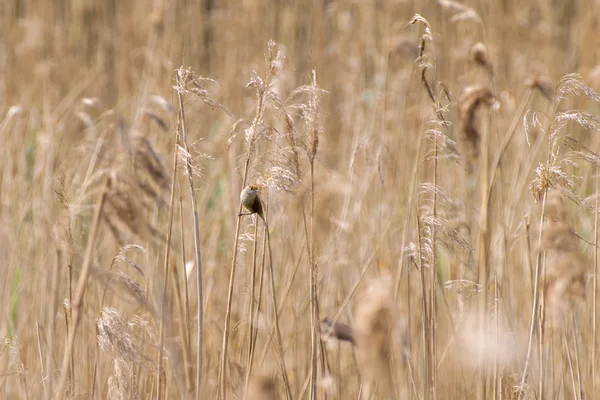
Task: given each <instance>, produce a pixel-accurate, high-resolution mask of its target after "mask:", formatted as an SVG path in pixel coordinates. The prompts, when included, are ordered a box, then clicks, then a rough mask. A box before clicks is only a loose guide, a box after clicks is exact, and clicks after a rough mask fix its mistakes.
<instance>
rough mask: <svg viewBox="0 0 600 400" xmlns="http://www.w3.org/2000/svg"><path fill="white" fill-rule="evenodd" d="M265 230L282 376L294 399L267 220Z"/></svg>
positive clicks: (287, 391)
mask: <svg viewBox="0 0 600 400" xmlns="http://www.w3.org/2000/svg"><path fill="white" fill-rule="evenodd" d="M265 230H266V231H267V244H268V248H269V272H270V274H269V275H270V278H271V279H270V280H271V302H272V303H273V316H274V319H275V333H276V338H277V355H278V358H279V364H280V368H281V376H282V378H283V384H284V385H285V394H286V396H287V400H292V390H291V388H290V382H289V379H288V373H287V368H286V366H285V358H284V354H283V339H282V337H281V327H280V325H279V311H278V310H277V306H278V305H277V292H276V290H275V272H274V269H273V254H272V253H271V235H270V234H269V225H268V224H267V222H266V221H265Z"/></svg>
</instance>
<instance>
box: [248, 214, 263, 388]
mask: <svg viewBox="0 0 600 400" xmlns="http://www.w3.org/2000/svg"><path fill="white" fill-rule="evenodd" d="M257 250H258V218H257V219H256V223H255V224H254V246H253V247H252V270H251V274H252V275H251V276H250V300H249V301H248V303H249V304H248V307H249V310H248V321H249V324H248V333H247V335H246V336H247V337H248V355H247V358H246V377H245V379H244V382H245V383H244V393H246V391H247V390H248V382H249V381H250V374H251V373H252V358H253V355H254V340H253V338H254V331H255V329H256V328H255V326H254V298H255V288H256V257H257V255H258V254H257ZM258 311H259V310H257V313H258ZM244 396H245V395H244Z"/></svg>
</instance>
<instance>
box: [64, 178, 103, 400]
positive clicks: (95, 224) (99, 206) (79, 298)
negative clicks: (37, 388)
mask: <svg viewBox="0 0 600 400" xmlns="http://www.w3.org/2000/svg"><path fill="white" fill-rule="evenodd" d="M109 177H110V175H109V174H106V176H105V177H104V182H103V183H102V186H101V189H100V194H99V195H98V201H97V202H96V207H95V210H94V216H93V218H92V225H91V228H90V235H89V236H88V242H87V245H86V249H85V255H84V257H83V264H82V266H81V274H80V275H79V281H78V282H77V292H76V293H75V299H74V300H73V303H72V308H73V317H72V318H71V323H72V327H71V329H70V331H69V335H68V337H67V344H66V346H65V350H64V354H63V360H62V364H61V370H60V377H59V379H58V384H57V390H56V397H57V398H59V399H60V398H63V397H65V396H64V395H63V393H64V391H65V386H66V383H67V375H68V374H69V364H70V359H71V357H72V356H73V349H74V347H75V336H76V334H77V329H78V328H79V324H80V323H81V307H82V306H83V304H82V303H83V296H84V295H85V290H86V287H87V280H88V276H89V274H90V268H91V264H92V255H93V250H94V242H95V241H96V236H97V234H98V228H99V227H100V217H101V216H102V211H103V209H104V200H105V199H106V188H107V186H108V180H109Z"/></svg>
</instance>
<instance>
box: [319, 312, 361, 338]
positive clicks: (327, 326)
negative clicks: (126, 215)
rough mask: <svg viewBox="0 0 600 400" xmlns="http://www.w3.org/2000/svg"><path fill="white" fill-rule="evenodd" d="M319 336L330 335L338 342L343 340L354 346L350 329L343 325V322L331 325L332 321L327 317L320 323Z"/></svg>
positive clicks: (348, 326)
mask: <svg viewBox="0 0 600 400" xmlns="http://www.w3.org/2000/svg"><path fill="white" fill-rule="evenodd" d="M321 334H322V335H324V336H328V335H331V336H333V337H334V338H337V339H338V340H343V341H346V342H350V343H352V344H354V335H353V334H352V327H351V326H350V325H347V324H344V323H343V322H336V323H333V321H332V320H331V319H329V318H328V317H325V318H324V319H323V321H321Z"/></svg>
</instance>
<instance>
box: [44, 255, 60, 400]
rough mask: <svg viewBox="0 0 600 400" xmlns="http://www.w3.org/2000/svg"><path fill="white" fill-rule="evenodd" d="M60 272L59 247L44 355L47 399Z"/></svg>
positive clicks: (49, 396) (52, 380)
mask: <svg viewBox="0 0 600 400" xmlns="http://www.w3.org/2000/svg"><path fill="white" fill-rule="evenodd" d="M59 274H60V249H59V248H57V249H56V255H55V258H54V268H53V270H52V301H51V303H50V305H51V307H50V313H49V315H48V317H49V318H48V320H49V322H48V323H49V327H48V335H49V344H48V354H47V355H46V371H47V373H48V397H47V400H51V399H52V384H53V382H54V379H53V375H54V374H53V373H52V370H53V368H52V365H53V360H54V338H55V336H54V329H55V327H56V318H55V315H56V309H57V308H58V277H59Z"/></svg>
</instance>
